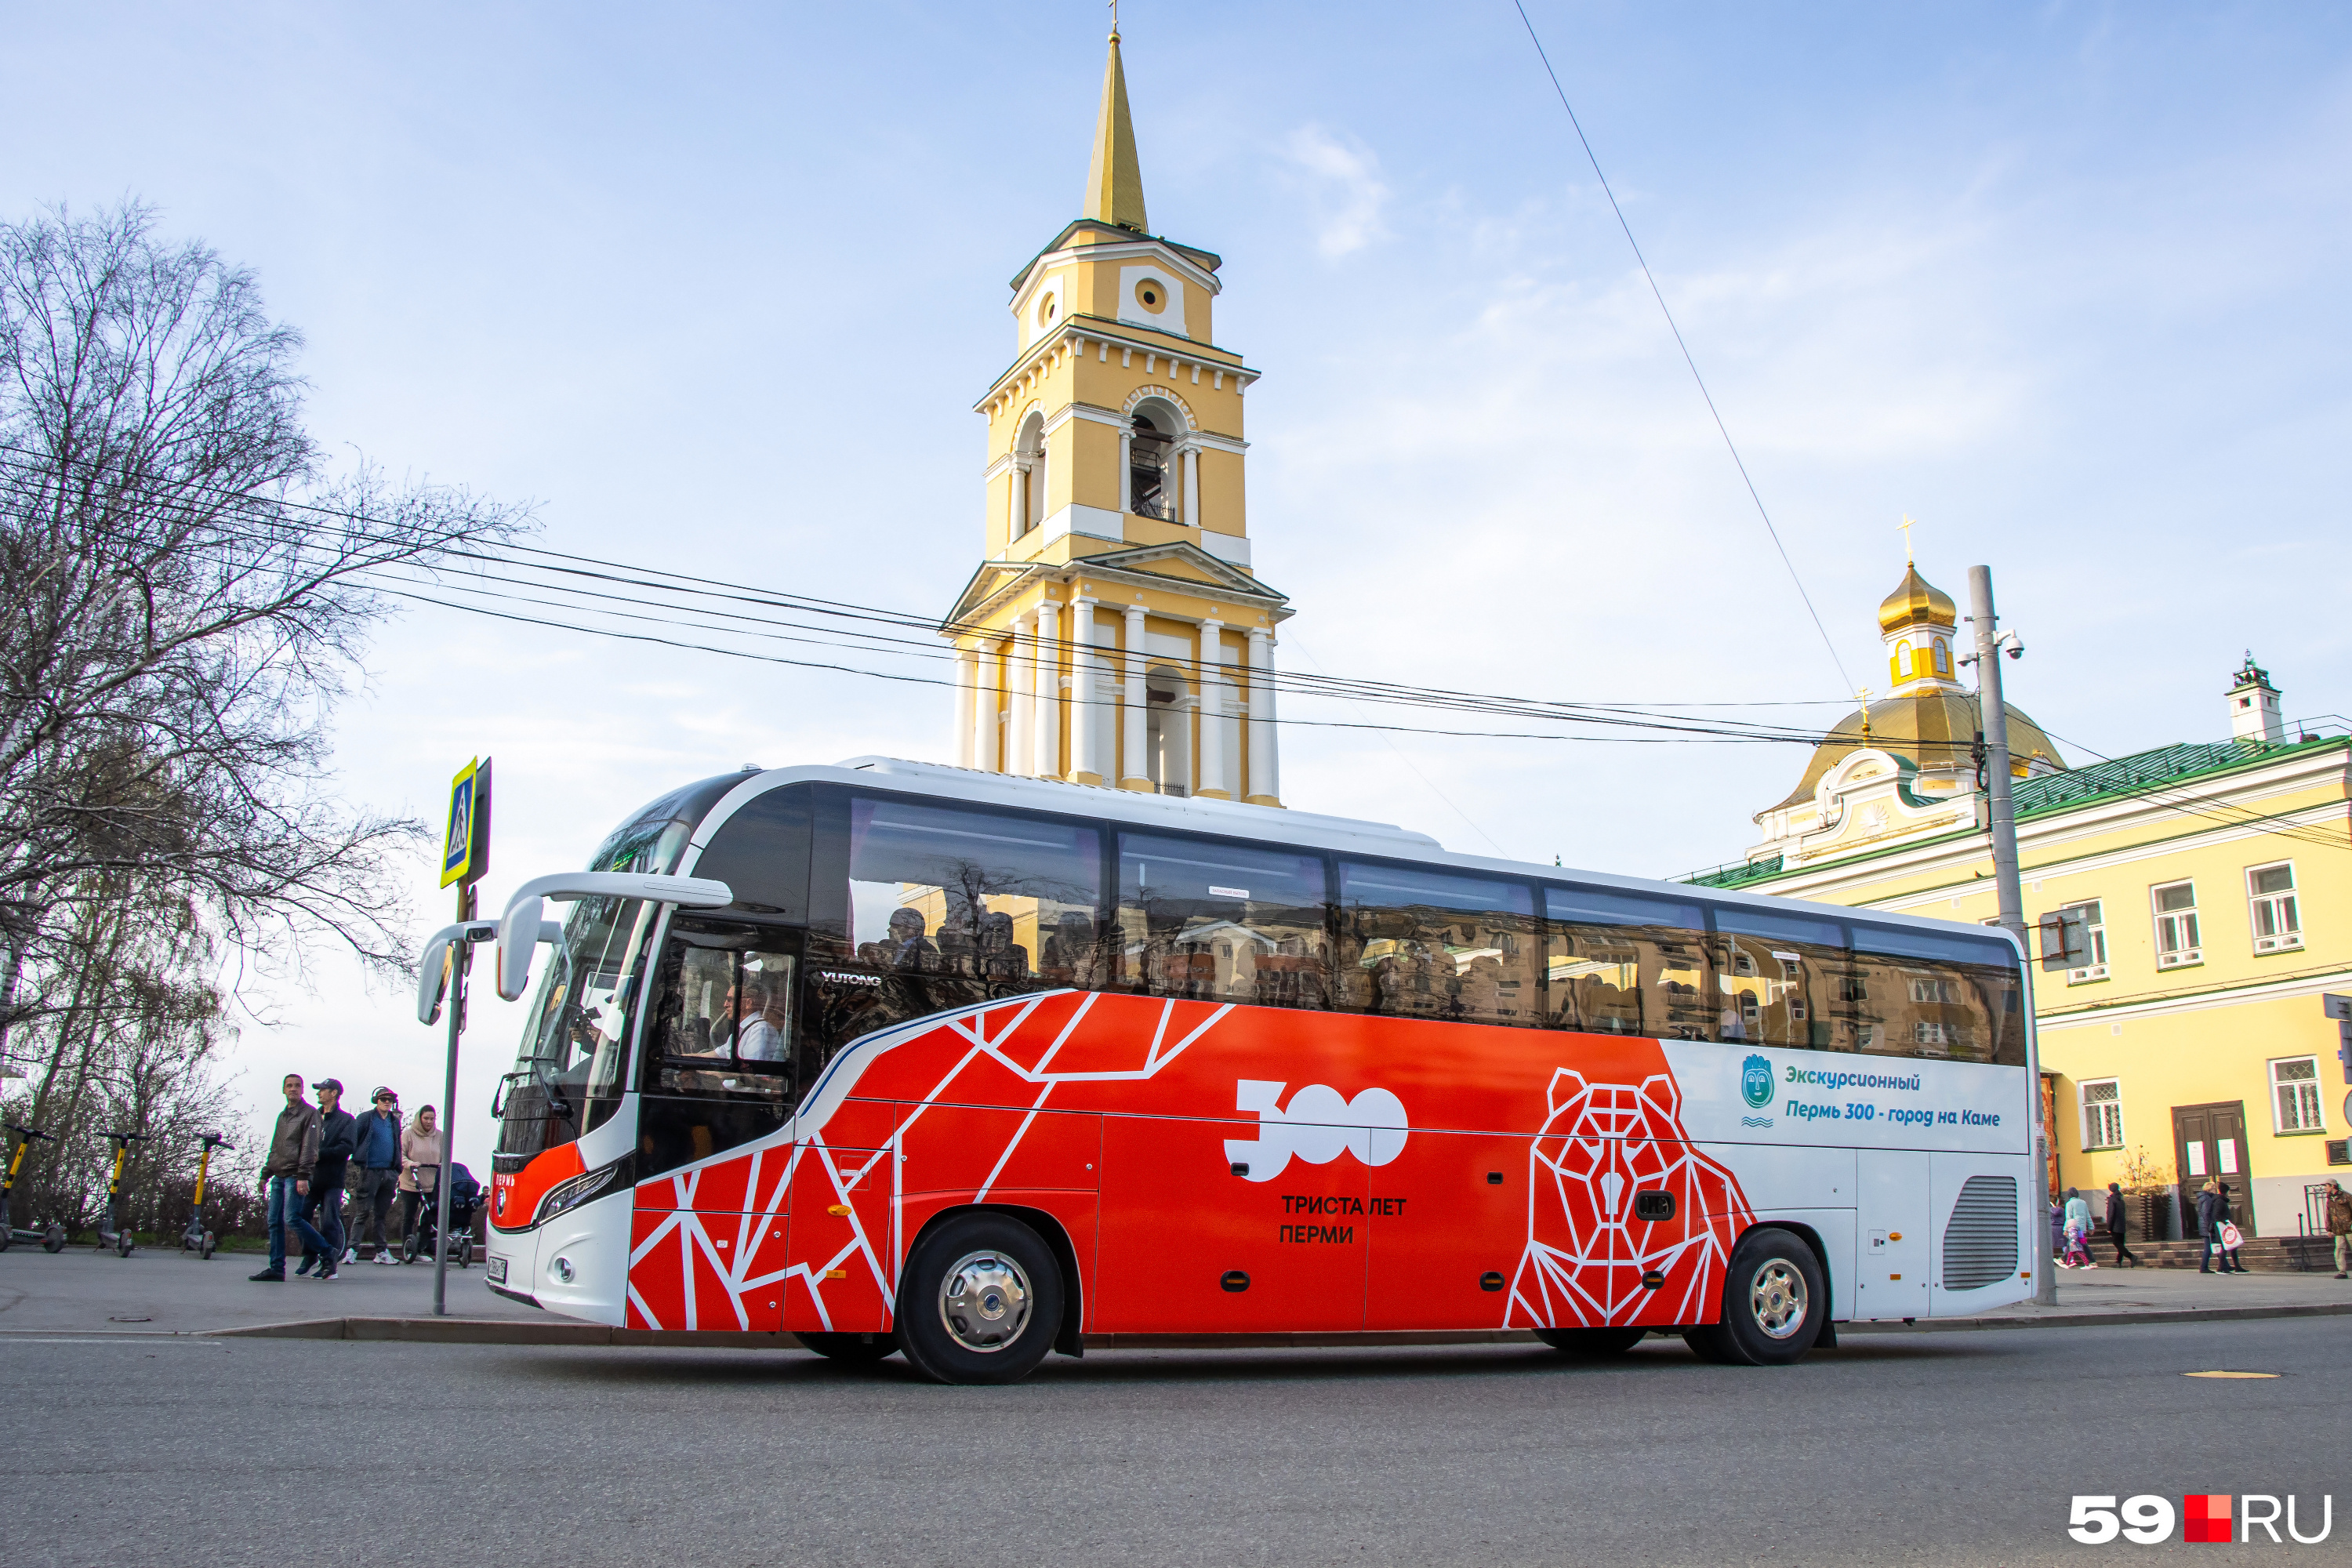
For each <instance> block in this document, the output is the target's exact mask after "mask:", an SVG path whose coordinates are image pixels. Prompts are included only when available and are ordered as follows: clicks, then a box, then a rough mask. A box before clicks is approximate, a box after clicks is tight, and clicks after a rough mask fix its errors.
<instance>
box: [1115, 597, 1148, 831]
mask: <svg viewBox="0 0 2352 1568" xmlns="http://www.w3.org/2000/svg"><path fill="white" fill-rule="evenodd" d="M1126 641H1127V701H1126V704H1125V708H1124V710H1123V711H1122V712H1121V713H1120V714H1119V763H1118V787H1119V788H1121V789H1140V790H1148V789H1150V787H1151V774H1150V771H1149V770H1148V769H1147V768H1146V766H1145V764H1144V761H1143V606H1142V605H1129V607H1128V611H1127V638H1126Z"/></svg>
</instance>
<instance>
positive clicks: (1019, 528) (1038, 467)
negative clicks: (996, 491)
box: [1012, 414, 1045, 539]
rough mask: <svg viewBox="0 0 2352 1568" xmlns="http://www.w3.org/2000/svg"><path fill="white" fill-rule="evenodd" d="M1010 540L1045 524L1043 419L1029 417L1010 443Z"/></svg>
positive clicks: (1042, 416) (1034, 416)
mask: <svg viewBox="0 0 2352 1568" xmlns="http://www.w3.org/2000/svg"><path fill="white" fill-rule="evenodd" d="M1012 499H1013V527H1012V537H1013V538H1014V539H1018V538H1020V537H1021V536H1022V535H1023V534H1024V533H1026V532H1028V531H1030V530H1031V529H1033V528H1034V527H1036V526H1037V525H1038V524H1039V523H1041V522H1043V521H1045V416H1044V415H1042V414H1032V415H1030V416H1029V417H1028V418H1026V419H1024V420H1023V421H1022V423H1021V433H1020V434H1019V435H1018V436H1016V437H1013V498H1012Z"/></svg>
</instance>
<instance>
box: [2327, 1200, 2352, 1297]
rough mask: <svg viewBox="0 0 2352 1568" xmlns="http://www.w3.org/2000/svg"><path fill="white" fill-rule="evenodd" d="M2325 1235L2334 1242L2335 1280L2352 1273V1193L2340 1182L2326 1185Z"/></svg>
mask: <svg viewBox="0 0 2352 1568" xmlns="http://www.w3.org/2000/svg"><path fill="white" fill-rule="evenodd" d="M2327 1234H2328V1235H2329V1236H2330V1237H2334V1238H2335V1241H2336V1278H2337V1279H2345V1278H2347V1273H2352V1193H2347V1192H2346V1191H2345V1190H2344V1184H2342V1183H2341V1182H2330V1183H2328V1184H2327Z"/></svg>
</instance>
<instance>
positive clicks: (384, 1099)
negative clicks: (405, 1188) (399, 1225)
mask: <svg viewBox="0 0 2352 1568" xmlns="http://www.w3.org/2000/svg"><path fill="white" fill-rule="evenodd" d="M368 1099H369V1100H370V1101H371V1108H370V1109H369V1110H365V1111H363V1112H362V1113H361V1115H360V1116H359V1117H358V1118H357V1120H356V1121H354V1123H353V1128H352V1134H353V1145H352V1164H353V1165H354V1166H356V1167H358V1170H359V1175H358V1178H357V1179H356V1180H354V1181H353V1182H352V1184H351V1188H352V1237H351V1239H352V1247H354V1248H356V1247H358V1245H359V1240H360V1231H361V1229H362V1226H365V1225H366V1224H367V1223H368V1222H370V1221H371V1220H372V1221H373V1223H374V1225H375V1260H376V1261H377V1262H378V1263H390V1262H392V1261H393V1257H392V1244H391V1243H390V1242H388V1241H386V1240H385V1239H384V1226H385V1225H386V1224H387V1223H388V1222H389V1221H390V1219H391V1217H392V1194H393V1192H394V1186H395V1184H397V1183H398V1181H399V1179H400V1097H399V1096H398V1095H396V1094H394V1093H393V1092H392V1090H390V1089H386V1088H384V1087H383V1085H382V1084H378V1085H377V1086H376V1090H375V1092H374V1093H373V1094H372V1095H370V1096H369V1097H368ZM353 1256H354V1257H356V1256H357V1254H356V1252H354V1254H353Z"/></svg>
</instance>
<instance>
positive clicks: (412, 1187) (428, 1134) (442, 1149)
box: [400, 1105, 447, 1241]
mask: <svg viewBox="0 0 2352 1568" xmlns="http://www.w3.org/2000/svg"><path fill="white" fill-rule="evenodd" d="M446 1152H447V1140H446V1139H445V1138H444V1137H443V1136H442V1133H441V1130H440V1122H439V1119H438V1118H437V1117H436V1116H435V1114H434V1111H433V1108H432V1107H431V1106H429V1105H428V1106H425V1107H424V1108H423V1109H422V1110H418V1111H417V1113H416V1115H415V1119H414V1120H412V1121H410V1122H409V1124H408V1128H407V1130H406V1131H404V1132H402V1133H401V1135H400V1239H401V1240H402V1241H406V1240H407V1239H408V1238H409V1237H411V1236H413V1235H414V1234H415V1231H416V1205H417V1204H418V1203H419V1202H420V1201H422V1199H423V1195H424V1189H423V1188H422V1187H420V1186H419V1185H418V1184H417V1181H416V1167H417V1166H419V1165H440V1164H444V1163H446V1162H445V1160H444V1159H443V1155H444V1154H445V1153H446Z"/></svg>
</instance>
